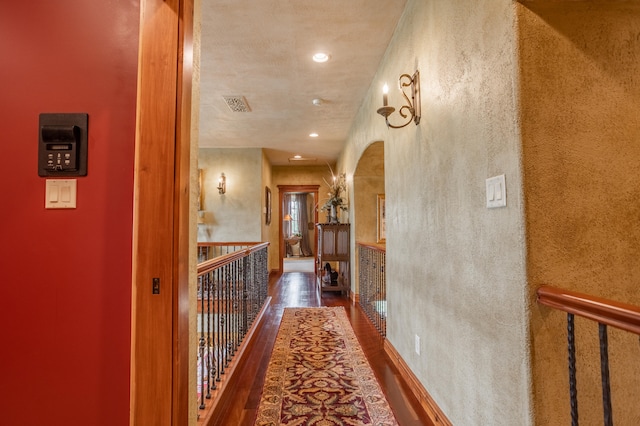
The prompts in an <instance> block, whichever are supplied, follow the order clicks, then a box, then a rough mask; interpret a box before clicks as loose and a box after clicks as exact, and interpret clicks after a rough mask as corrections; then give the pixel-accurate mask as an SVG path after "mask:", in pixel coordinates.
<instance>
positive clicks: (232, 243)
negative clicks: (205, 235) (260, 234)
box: [198, 241, 262, 247]
mask: <svg viewBox="0 0 640 426" xmlns="http://www.w3.org/2000/svg"><path fill="white" fill-rule="evenodd" d="M261 243H262V242H261V241H251V242H246V241H202V242H199V243H198V247H224V246H253V245H256V244H261Z"/></svg>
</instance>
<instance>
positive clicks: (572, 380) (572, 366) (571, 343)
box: [567, 314, 578, 426]
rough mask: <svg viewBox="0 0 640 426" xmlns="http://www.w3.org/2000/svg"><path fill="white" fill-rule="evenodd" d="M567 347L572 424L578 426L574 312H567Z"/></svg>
mask: <svg viewBox="0 0 640 426" xmlns="http://www.w3.org/2000/svg"><path fill="white" fill-rule="evenodd" d="M567 348H568V351H569V397H570V399H571V426H578V387H577V386H576V340H575V327H574V317H573V314H567Z"/></svg>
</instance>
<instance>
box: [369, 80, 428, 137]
mask: <svg viewBox="0 0 640 426" xmlns="http://www.w3.org/2000/svg"><path fill="white" fill-rule="evenodd" d="M398 86H399V88H400V91H401V92H402V96H404V99H405V100H406V102H407V105H402V106H401V107H400V109H399V110H398V113H399V114H400V116H401V117H402V118H406V119H407V122H406V123H404V124H401V125H398V126H394V125H393V124H391V123H389V116H390V115H391V114H393V112H394V111H395V110H396V109H395V108H394V107H392V106H389V103H388V100H387V93H388V91H389V88H388V87H387V85H386V84H385V85H384V88H383V91H382V105H383V106H382V107H381V108H378V111H377V112H378V114H380V115H381V116H383V117H384V121H385V122H386V123H387V127H391V128H393V129H401V128H403V127H405V126H406V125H407V124H409V123H411V122H412V121H413V122H414V123H416V126H417V125H418V123H420V72H419V71H418V70H416V72H415V73H413V75H412V76H411V75H409V74H402V75H401V76H400V78H399V79H398ZM407 87H408V88H409V90H410V95H411V99H409V96H407V93H406V92H405V88H407Z"/></svg>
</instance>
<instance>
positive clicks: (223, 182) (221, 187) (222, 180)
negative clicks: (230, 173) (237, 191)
mask: <svg viewBox="0 0 640 426" xmlns="http://www.w3.org/2000/svg"><path fill="white" fill-rule="evenodd" d="M225 192H227V178H226V177H225V175H224V173H220V177H219V178H218V194H220V195H222V194H224V193H225Z"/></svg>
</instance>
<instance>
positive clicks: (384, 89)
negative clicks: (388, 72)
mask: <svg viewBox="0 0 640 426" xmlns="http://www.w3.org/2000/svg"><path fill="white" fill-rule="evenodd" d="M387 93H389V86H387V83H385V84H384V86H382V106H387V105H389V100H388V99H387Z"/></svg>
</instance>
